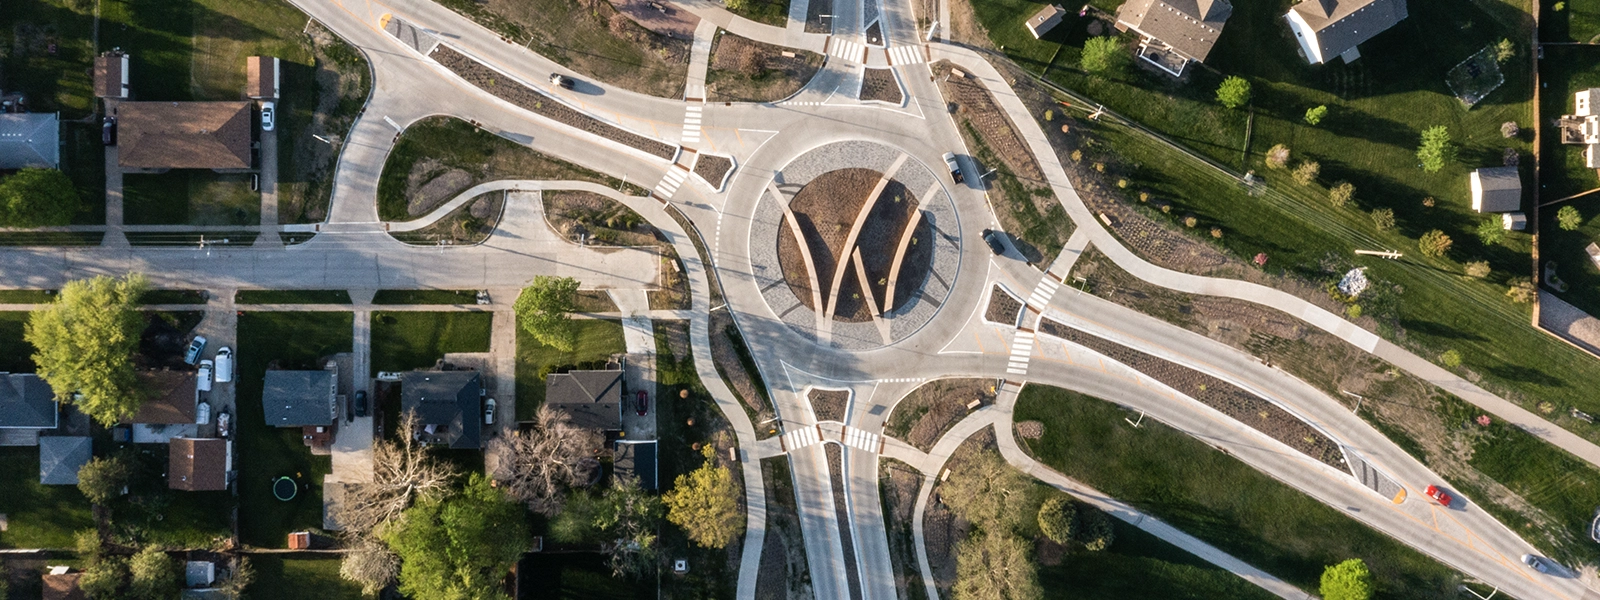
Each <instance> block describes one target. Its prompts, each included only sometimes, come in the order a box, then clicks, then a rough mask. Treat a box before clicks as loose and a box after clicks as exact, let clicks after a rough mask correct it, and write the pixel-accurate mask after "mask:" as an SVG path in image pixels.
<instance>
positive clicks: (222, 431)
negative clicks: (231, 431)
mask: <svg viewBox="0 0 1600 600" xmlns="http://www.w3.org/2000/svg"><path fill="white" fill-rule="evenodd" d="M232 423H233V415H230V414H228V411H226V410H224V411H222V412H219V413H217V437H228V426H229V425H230V424H232Z"/></svg>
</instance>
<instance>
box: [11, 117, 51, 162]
mask: <svg viewBox="0 0 1600 600" xmlns="http://www.w3.org/2000/svg"><path fill="white" fill-rule="evenodd" d="M60 166H61V119H60V117H59V116H58V115H57V114H56V113H0V169H21V168H25V167H37V168H41V169H55V168H58V167H60Z"/></svg>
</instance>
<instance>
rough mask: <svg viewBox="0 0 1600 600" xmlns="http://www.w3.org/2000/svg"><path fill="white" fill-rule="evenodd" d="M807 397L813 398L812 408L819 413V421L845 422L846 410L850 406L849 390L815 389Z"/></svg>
mask: <svg viewBox="0 0 1600 600" xmlns="http://www.w3.org/2000/svg"><path fill="white" fill-rule="evenodd" d="M806 398H807V399H809V400H811V410H812V412H815V413H816V414H817V420H818V421H839V422H841V423H843V422H844V417H845V411H846V409H847V408H849V406H850V392H849V391H848V390H819V389H813V390H811V391H810V392H808V393H807V394H806Z"/></svg>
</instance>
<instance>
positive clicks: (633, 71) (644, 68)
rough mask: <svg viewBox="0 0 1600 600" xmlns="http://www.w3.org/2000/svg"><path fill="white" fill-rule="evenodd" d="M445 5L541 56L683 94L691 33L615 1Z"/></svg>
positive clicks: (458, 0) (500, 0) (650, 89)
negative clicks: (665, 30) (634, 14)
mask: <svg viewBox="0 0 1600 600" xmlns="http://www.w3.org/2000/svg"><path fill="white" fill-rule="evenodd" d="M441 4H443V5H444V6H446V7H449V8H451V9H453V10H455V11H456V12H459V13H462V14H464V15H466V16H468V17H471V18H472V19H473V20H476V21H478V22H479V23H482V24H484V25H485V26H486V27H489V28H490V29H493V30H495V31H497V32H499V33H500V34H501V35H502V36H505V37H506V38H508V39H509V40H510V41H511V42H512V43H515V44H522V45H527V46H528V48H529V49H530V50H532V51H534V52H537V53H539V55H540V56H545V57H548V58H550V59H551V60H554V61H556V62H558V63H561V64H562V65H564V66H566V67H568V68H570V69H572V70H574V71H577V72H579V73H582V74H584V75H586V76H589V77H592V78H594V79H597V80H600V81H604V82H606V83H608V84H610V85H615V86H618V87H621V88H623V89H627V90H631V91H635V92H639V93H641V94H649V95H652V96H660V97H663V98H675V97H678V95H679V94H681V93H683V86H684V82H685V81H686V80H687V78H688V73H689V66H688V62H689V39H688V38H689V36H687V35H686V36H684V37H683V38H682V39H678V38H674V37H669V36H666V35H661V34H658V33H655V32H652V31H650V30H648V29H646V28H644V27H643V26H641V25H639V24H638V23H636V22H634V20H633V19H630V18H628V16H627V15H625V14H622V13H619V12H618V11H617V9H616V8H614V7H613V6H612V5H611V3H609V2H592V3H590V2H581V3H580V2H570V1H568V0H486V1H483V2H479V1H476V0H445V1H444V2H442V3H441ZM662 4H666V5H667V6H668V7H669V10H681V9H677V8H676V7H671V5H670V4H667V3H662ZM652 12H653V10H652ZM689 31H690V32H692V31H693V29H692V28H690V30H689ZM534 45H537V46H538V48H534V47H533V46H534Z"/></svg>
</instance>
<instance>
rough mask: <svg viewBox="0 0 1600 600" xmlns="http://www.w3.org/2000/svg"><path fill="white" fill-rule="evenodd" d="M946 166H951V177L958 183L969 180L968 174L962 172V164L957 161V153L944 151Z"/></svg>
mask: <svg viewBox="0 0 1600 600" xmlns="http://www.w3.org/2000/svg"><path fill="white" fill-rule="evenodd" d="M944 166H946V167H950V178H951V179H954V180H955V182H956V183H962V182H965V181H966V180H967V176H966V175H963V174H961V165H960V164H959V163H957V162H956V153H954V152H946V153H944Z"/></svg>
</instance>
